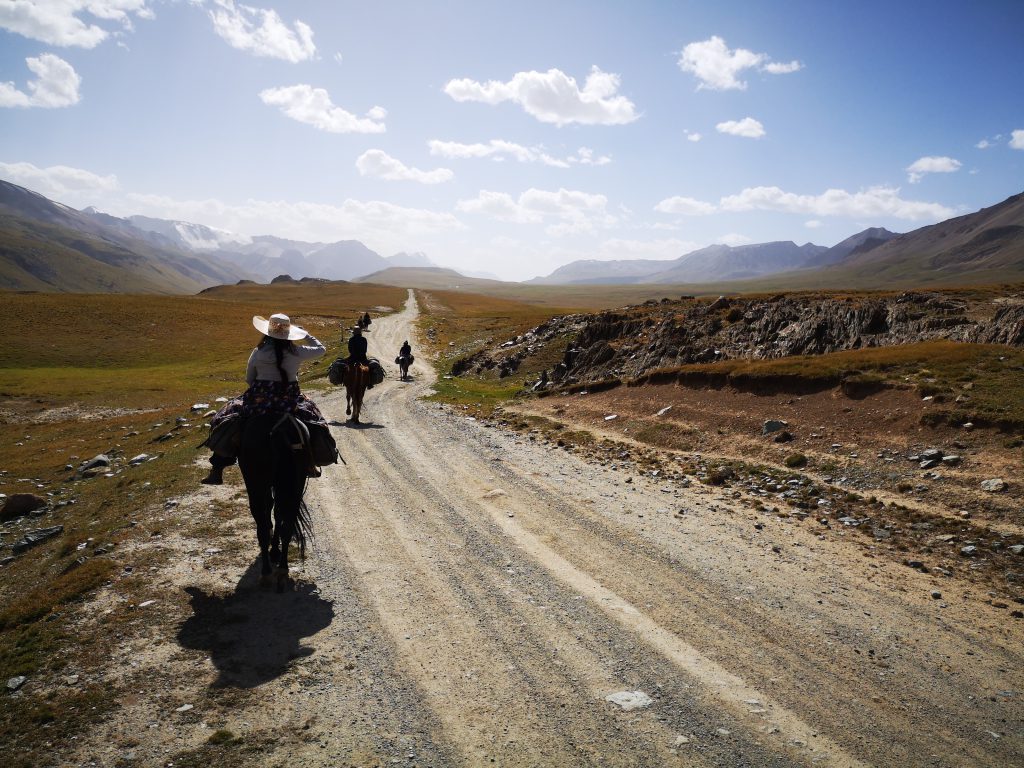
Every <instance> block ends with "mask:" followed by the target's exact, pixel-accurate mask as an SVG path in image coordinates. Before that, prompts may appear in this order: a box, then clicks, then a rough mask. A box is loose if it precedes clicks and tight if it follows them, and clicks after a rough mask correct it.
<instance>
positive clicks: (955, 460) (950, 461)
mask: <svg viewBox="0 0 1024 768" xmlns="http://www.w3.org/2000/svg"><path fill="white" fill-rule="evenodd" d="M960 462H961V458H960V457H959V456H958V455H957V454H955V453H951V454H950V455H949V456H943V457H942V463H943V464H946V465H947V466H950V467H955V466H956V465H957V464H959V463H960Z"/></svg>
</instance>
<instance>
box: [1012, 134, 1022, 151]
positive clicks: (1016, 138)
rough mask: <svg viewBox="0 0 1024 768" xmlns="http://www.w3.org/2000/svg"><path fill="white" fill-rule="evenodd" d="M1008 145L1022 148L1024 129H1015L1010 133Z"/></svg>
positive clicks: (1013, 147)
mask: <svg viewBox="0 0 1024 768" xmlns="http://www.w3.org/2000/svg"><path fill="white" fill-rule="evenodd" d="M1010 147H1011V148H1012V149H1024V130H1016V131H1014V132H1013V133H1011V134H1010Z"/></svg>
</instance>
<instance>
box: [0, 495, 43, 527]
mask: <svg viewBox="0 0 1024 768" xmlns="http://www.w3.org/2000/svg"><path fill="white" fill-rule="evenodd" d="M45 506H46V499H44V498H43V497H42V496H37V495H36V494H34V493H15V494H12V495H11V496H8V497H7V501H6V502H5V503H4V506H3V508H2V509H0V520H13V519H14V518H16V517H24V516H25V515H27V514H29V513H31V512H35V511H36V510H37V509H42V508H43V507H45Z"/></svg>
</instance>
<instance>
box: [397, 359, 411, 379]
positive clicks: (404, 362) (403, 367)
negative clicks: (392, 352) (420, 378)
mask: <svg viewBox="0 0 1024 768" xmlns="http://www.w3.org/2000/svg"><path fill="white" fill-rule="evenodd" d="M412 361H413V357H412V355H399V356H398V360H397V361H396V362H397V363H398V370H400V371H401V372H402V381H408V379H409V367H410V366H411V365H412Z"/></svg>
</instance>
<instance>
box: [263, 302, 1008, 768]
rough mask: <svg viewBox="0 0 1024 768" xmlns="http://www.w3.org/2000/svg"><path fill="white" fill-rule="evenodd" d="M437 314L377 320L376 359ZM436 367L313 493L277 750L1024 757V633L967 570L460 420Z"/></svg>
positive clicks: (357, 433)
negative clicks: (309, 602) (432, 391)
mask: <svg viewBox="0 0 1024 768" xmlns="http://www.w3.org/2000/svg"><path fill="white" fill-rule="evenodd" d="M416 313H417V309H416V304H415V302H414V300H412V297H411V295H410V303H409V305H408V306H407V307H406V309H405V310H404V311H403V312H401V313H398V314H396V315H394V316H391V317H388V318H381V319H379V320H375V321H374V324H373V326H372V329H371V333H369V334H368V336H369V339H370V354H371V355H373V354H376V355H378V356H379V357H380V358H381V359H382V360H384V361H385V362H390V361H391V360H392V359H393V358H394V355H395V354H397V349H398V347H399V345H400V343H401V341H402V340H403V339H405V338H412V337H413V330H412V323H413V321H414V319H415V317H416ZM413 342H414V345H415V339H413ZM391 368H393V366H391ZM412 374H413V381H411V382H408V383H405V382H400V381H398V380H397V374H395V375H394V377H392V378H389V379H388V380H387V381H386V382H385V383H384V384H383V385H382V386H380V387H377V388H374V389H373V390H371V391H370V392H369V393H368V395H367V399H366V404H365V407H364V411H363V419H364V421H365V422H367V423H366V424H364V425H362V426H360V427H352V426H346V425H344V424H341V423H339V424H337V425H336V426H335V428H334V429H335V433H336V436H337V438H338V444H339V447H340V449H341V450H342V453H343V455H344V457H345V459H346V461H347V462H348V464H347V465H338V466H335V467H331V468H329V469H328V470H327V471H326V472H325V474H324V477H323V478H322V479H320V480H318V481H315V482H313V483H312V484H311V486H310V493H309V494H308V497H307V498H308V500H309V502H310V506H311V508H312V510H313V516H314V518H315V520H316V521H317V522H316V525H317V541H316V546H315V548H314V551H313V552H312V555H311V557H310V559H309V560H307V562H306V565H305V571H304V573H303V574H302V579H304V580H305V581H306V582H308V583H311V584H313V585H315V588H316V591H317V593H318V594H317V595H316V596H315V600H316V605H320V606H322V605H325V604H329V605H331V606H332V607H331V612H332V615H330V616H328V618H327V619H325V620H324V621H323V622H320V623H319V624H317V625H316V626H315V627H313V628H311V629H310V630H309V634H310V635H311V636H309V637H307V638H306V639H305V640H304V641H303V647H302V648H301V649H299V651H298V652H297V655H304V656H306V657H307V658H306V659H305V660H304V663H303V667H302V674H301V675H300V676H299V677H300V683H301V684H299V685H298V686H297V688H296V690H295V691H293V694H292V695H290V696H289V697H288V707H286V708H285V709H284V710H280V709H279V711H278V712H277V714H276V715H275V716H276V717H279V718H281V719H282V722H283V723H284V724H285V725H291V726H292V727H295V728H297V729H301V731H302V733H303V735H304V738H303V739H302V740H297V741H294V742H286V741H285V740H280V741H278V743H277V744H275V746H274V751H273V758H274V761H280V762H282V763H286V764H287V763H289V762H290V761H299V762H296V763H295V764H302V765H311V764H316V765H372V764H406V765H435V766H444V765H491V764H496V765H515V766H540V765H545V766H569V765H594V764H602V765H612V766H618V765H638V766H661V765H715V766H740V765H749V766H782V765H808V764H812V765H836V766H844V765H896V764H899V765H936V766H945V765H950V766H961V765H963V766H966V765H1001V766H1005V765H1019V764H1024V732H1022V731H1024V726H1022V714H1024V707H1022V703H1021V697H1024V668H1022V665H1021V649H1022V645H1021V643H1020V640H1021V631H1020V629H1019V627H1018V626H1017V625H1014V624H1013V623H1012V622H1010V623H1007V622H1006V620H1005V619H997V618H996V614H995V613H994V612H993V613H992V614H991V615H990V614H988V613H985V612H984V611H983V610H979V608H978V601H977V600H976V599H975V600H966V599H965V598H966V597H967V596H966V595H964V594H957V591H958V590H957V588H956V587H955V585H953V584H951V585H950V589H951V592H950V594H945V595H942V596H941V597H938V598H936V597H933V596H932V594H931V592H932V591H933V588H932V587H930V586H929V583H928V582H927V581H926V580H925V577H923V576H922V575H921V574H919V573H917V572H916V571H913V570H911V569H908V568H898V567H897V566H894V565H891V564H886V563H883V562H882V561H881V560H878V561H875V560H874V559H873V558H871V557H864V556H863V555H862V554H861V550H859V549H854V548H848V549H847V548H844V547H843V546H842V543H841V542H835V541H829V542H826V541H822V540H819V539H818V538H817V537H815V536H814V535H813V533H812V532H808V531H807V530H805V528H803V527H800V526H794V525H790V524H789V523H788V522H787V521H786V520H784V519H779V518H769V517H766V516H764V515H761V514H758V513H755V512H752V511H750V510H742V509H733V508H732V506H731V504H730V502H731V499H730V498H721V497H720V496H719V492H717V491H714V490H712V489H705V488H699V489H697V488H686V487H682V486H676V485H672V484H669V483H666V482H662V481H659V479H658V478H656V477H655V478H651V477H640V476H637V475H629V473H628V472H624V471H622V468H620V467H613V466H612V465H607V466H601V465H596V464H587V463H584V462H583V461H581V460H579V459H577V458H576V457H574V456H573V455H571V454H569V453H567V452H565V451H560V450H557V449H554V448H551V447H543V446H541V445H539V444H536V443H533V442H531V441H530V440H528V439H524V438H523V437H522V436H517V435H515V434H509V433H505V432H502V431H500V430H498V429H495V428H493V427H490V426H487V425H483V424H480V423H478V422H476V421H473V420H471V419H467V418H465V417H459V416H458V415H457V414H453V413H451V412H450V411H448V410H447V409H442V408H440V407H439V406H437V405H435V404H431V403H425V402H421V401H419V400H418V398H419V397H420V396H422V395H423V394H424V393H425V392H427V390H428V389H429V387H430V384H431V381H432V377H433V375H434V374H433V372H432V371H431V369H430V368H429V367H428V366H427V365H426V364H425V361H424V359H423V357H422V356H421V357H419V358H418V359H417V362H416V364H415V366H414V367H413V371H412ZM323 404H324V405H325V408H324V410H325V413H327V414H328V418H331V417H332V416H334V417H336V418H338V419H342V420H343V419H344V416H343V413H344V400H343V397H342V396H341V395H340V394H333V395H331V396H329V397H328V398H326V399H325V400H324V401H323ZM960 591H961V592H962V590H960ZM300 594H301V590H300ZM1002 615H1003V616H1005V615H1006V614H1005V612H1003V614H1002ZM1018 624H1019V622H1018ZM324 625H325V626H324ZM620 692H634V693H633V698H632V701H634V702H635V701H636V700H637V699H639V700H640V701H648V700H649V702H650V703H649V704H647V705H646V706H641V707H638V708H635V709H631V710H629V709H624V708H622V707H621V706H619V705H617V704H615V703H613V702H610V701H608V700H606V697H608V696H611V695H613V694H616V693H620ZM635 692H639V693H635Z"/></svg>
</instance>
